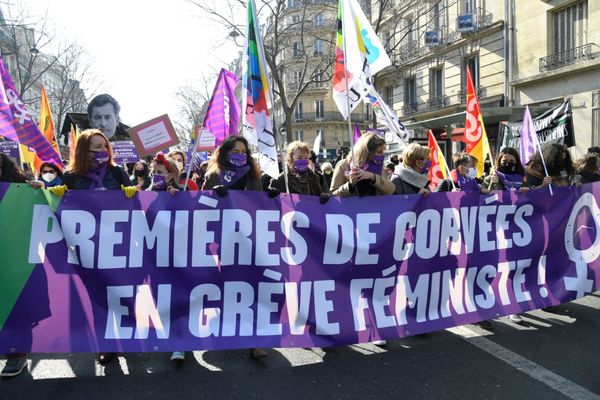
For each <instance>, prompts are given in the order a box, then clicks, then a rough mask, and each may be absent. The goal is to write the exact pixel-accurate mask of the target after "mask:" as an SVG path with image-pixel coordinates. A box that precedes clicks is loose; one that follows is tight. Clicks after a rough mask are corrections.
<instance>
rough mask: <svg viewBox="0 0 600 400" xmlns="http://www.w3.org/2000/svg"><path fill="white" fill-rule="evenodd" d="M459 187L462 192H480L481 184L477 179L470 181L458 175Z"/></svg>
mask: <svg viewBox="0 0 600 400" xmlns="http://www.w3.org/2000/svg"><path fill="white" fill-rule="evenodd" d="M458 186H459V187H460V190H461V191H462V192H478V191H479V184H478V183H477V179H469V178H467V177H465V176H462V175H460V174H458Z"/></svg>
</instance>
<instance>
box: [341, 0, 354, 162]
mask: <svg viewBox="0 0 600 400" xmlns="http://www.w3.org/2000/svg"><path fill="white" fill-rule="evenodd" d="M343 1H344V0H339V2H340V3H341V7H342V41H343V47H344V84H345V86H346V111H347V112H348V116H347V117H346V120H347V121H348V138H349V139H350V154H351V156H350V159H351V160H352V164H353V163H354V162H355V159H354V135H353V133H352V112H351V110H350V88H349V87H348V62H347V60H346V58H347V57H348V53H347V52H346V38H347V37H346V35H345V33H346V32H344V30H345V29H344V27H345V24H344V18H346V17H345V16H344V3H343ZM352 164H351V165H350V167H352Z"/></svg>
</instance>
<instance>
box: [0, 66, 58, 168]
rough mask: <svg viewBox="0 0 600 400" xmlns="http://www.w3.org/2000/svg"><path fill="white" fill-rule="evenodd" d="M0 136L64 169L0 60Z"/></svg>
mask: <svg viewBox="0 0 600 400" xmlns="http://www.w3.org/2000/svg"><path fill="white" fill-rule="evenodd" d="M0 73H1V74H2V85H0V136H4V137H5V138H7V139H9V140H13V141H15V142H19V143H20V144H22V145H24V146H27V147H30V148H32V149H33V150H35V152H36V153H37V156H38V158H39V159H40V160H42V161H48V162H52V163H53V164H55V165H57V166H60V167H61V168H62V165H63V164H62V160H61V159H60V156H59V155H58V154H57V153H56V150H54V148H53V147H52V145H51V144H50V143H48V140H47V139H46V137H45V136H44V135H43V134H42V132H40V129H39V128H38V126H37V125H36V123H35V122H34V121H33V118H32V116H31V113H30V112H29V111H28V110H27V107H25V104H23V102H22V101H21V99H20V98H19V95H18V94H17V90H16V89H15V85H14V84H13V82H12V80H11V79H10V74H9V73H8V70H7V69H6V67H5V65H4V61H3V60H2V58H0Z"/></svg>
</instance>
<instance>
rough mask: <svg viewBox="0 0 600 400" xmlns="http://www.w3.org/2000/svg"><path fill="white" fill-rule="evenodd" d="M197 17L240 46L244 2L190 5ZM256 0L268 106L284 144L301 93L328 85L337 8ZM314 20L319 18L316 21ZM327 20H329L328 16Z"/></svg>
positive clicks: (202, 0)
mask: <svg viewBox="0 0 600 400" xmlns="http://www.w3.org/2000/svg"><path fill="white" fill-rule="evenodd" d="M190 1H191V2H192V3H193V4H195V5H196V6H198V7H199V9H200V10H201V12H202V13H203V15H205V16H207V17H208V19H210V20H212V21H214V22H215V23H217V24H219V25H220V26H221V27H223V28H224V29H223V30H224V31H225V32H229V36H228V37H229V38H230V39H231V40H233V41H234V42H235V43H236V44H237V45H239V46H243V40H239V38H243V37H244V36H245V24H246V12H245V9H246V2H245V1H242V0H226V1H225V2H222V3H221V2H219V5H218V6H217V5H216V4H215V2H214V1H210V0H190ZM293 4H294V6H293V7H289V8H288V7H287V5H288V2H287V1H286V0H259V1H258V2H257V8H258V10H257V14H258V19H259V21H261V22H262V21H265V22H264V23H261V25H262V26H261V33H262V34H263V38H262V39H263V44H264V48H265V58H266V62H267V64H268V67H269V72H270V78H271V81H272V83H273V95H274V97H275V99H274V101H275V103H276V105H277V107H278V109H279V110H280V111H281V115H282V116H283V121H276V122H277V123H278V124H280V125H281V126H283V127H285V129H286V133H287V140H288V141H291V140H292V116H293V112H294V109H295V107H296V104H297V103H298V101H299V99H300V98H301V96H302V94H303V93H305V91H306V90H307V89H308V88H309V87H310V86H311V85H313V86H314V85H318V84H322V83H324V82H328V81H330V80H331V78H332V75H333V62H334V55H335V52H334V46H335V43H334V40H335V11H336V10H337V4H335V3H333V2H324V3H322V4H315V3H314V2H312V1H308V0H295V1H294V2H293ZM319 15H322V16H323V19H322V20H320V19H319V22H316V21H317V18H318V16H319ZM332 15H333V17H332ZM242 112H243V111H242Z"/></svg>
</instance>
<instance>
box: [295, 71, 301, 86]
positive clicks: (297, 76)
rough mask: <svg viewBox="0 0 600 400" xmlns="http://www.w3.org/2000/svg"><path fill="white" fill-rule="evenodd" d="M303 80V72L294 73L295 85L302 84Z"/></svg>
mask: <svg viewBox="0 0 600 400" xmlns="http://www.w3.org/2000/svg"><path fill="white" fill-rule="evenodd" d="M301 79H302V71H294V83H300V80H301Z"/></svg>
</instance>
